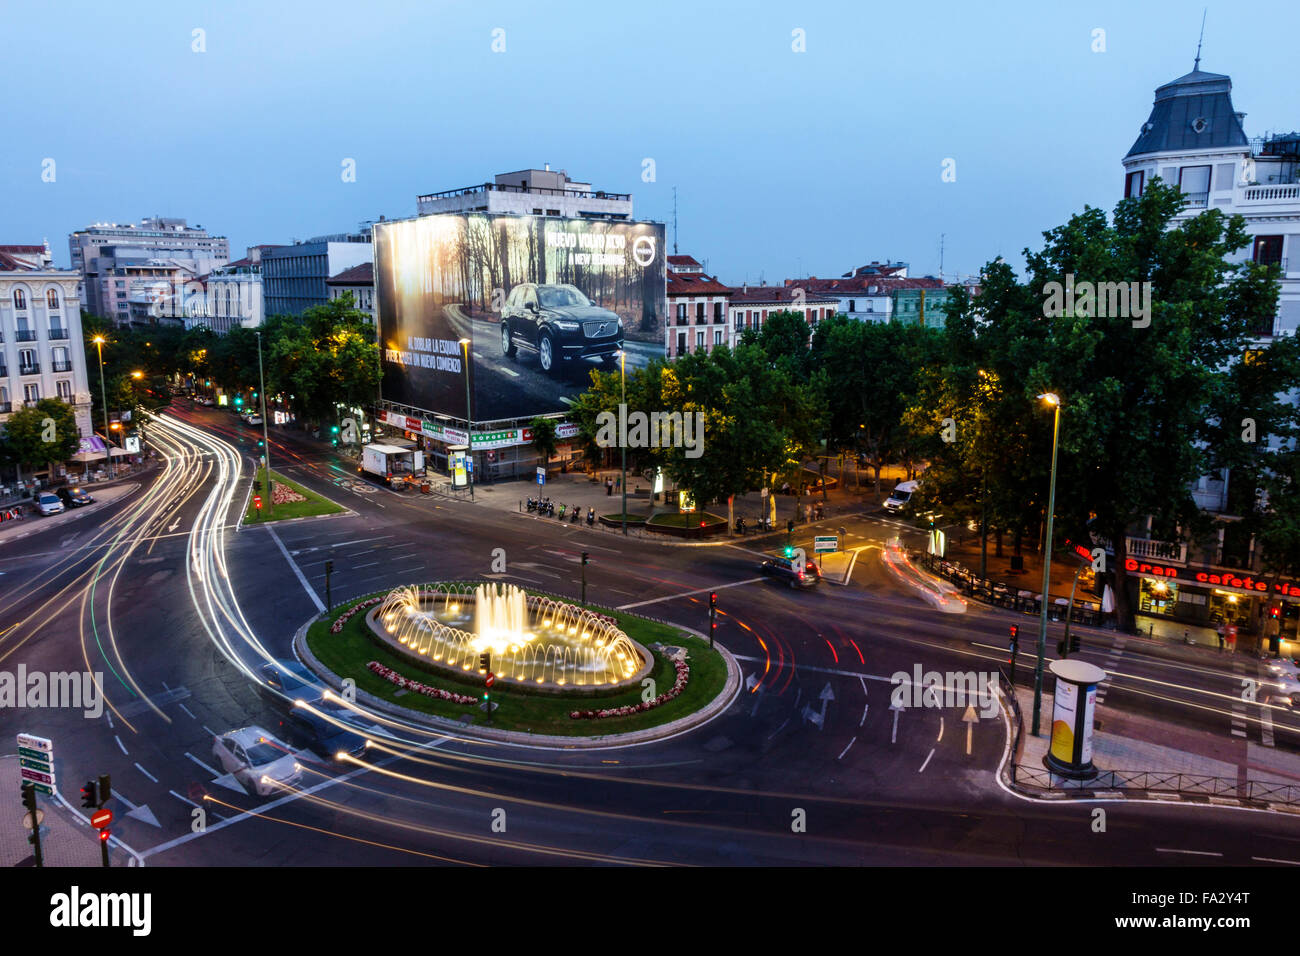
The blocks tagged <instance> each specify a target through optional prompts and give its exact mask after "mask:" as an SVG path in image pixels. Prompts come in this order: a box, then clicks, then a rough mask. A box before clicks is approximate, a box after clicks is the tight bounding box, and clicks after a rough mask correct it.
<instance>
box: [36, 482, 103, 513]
mask: <svg viewBox="0 0 1300 956" xmlns="http://www.w3.org/2000/svg"><path fill="white" fill-rule="evenodd" d="M34 500H35V503H36V513H37V514H39V515H41V517H44V518H48V517H50V516H51V515H57V514H61V513H62V512H64V511H65V510H67V509H69V508H80V507H82V506H83V505H88V504H92V503H93V502H94V500H95V499H94V497H93V496H92V495H91V494H90V492H88V491H87V490H86V489H85V488H81V487H78V486H76V485H69V486H68V487H66V488H60V489H58V490H57V491H41V492H38V493H37V495H36V498H35V499H34Z"/></svg>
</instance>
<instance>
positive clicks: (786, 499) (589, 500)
mask: <svg viewBox="0 0 1300 956" xmlns="http://www.w3.org/2000/svg"><path fill="white" fill-rule="evenodd" d="M621 476H622V472H621V470H619V469H601V470H600V471H598V472H597V473H596V474H595V475H594V476H592V475H588V474H585V473H583V472H568V473H562V472H559V471H552V472H551V474H550V475H549V476H548V477H547V479H546V484H545V485H537V484H536V483H531V482H525V481H519V480H516V481H505V482H498V483H496V484H476V485H475V486H474V503H475V504H480V505H485V506H487V507H491V508H496V509H498V510H501V511H514V512H517V513H523V514H529V512H528V510H527V502H528V499H529V498H530V497H532V498H535V497H538V496H539V495H540V496H541V497H549V498H550V499H551V501H552V503H553V504H554V505H555V509H556V514H557V516H558V513H559V508H560V505H562V504H563V505H566V506H567V507H568V508H569V509H572V508H573V507H574V506H575V505H576V506H578V507H580V508H581V509H582V519H581V521H580V522H579V523H580V524H581V525H582V526H583V527H587V511H588V509H595V514H596V516H597V517H599V516H600V515H612V514H619V513H620V512H621V510H622V507H623V499H622V492H621V491H620V490H619V488H618V487H617V485H618V482H619V479H620V478H621ZM809 477H810V479H813V480H815V478H816V475H815V474H813V473H809ZM845 477H846V483H847V484H848V488H846V489H842V488H838V487H833V488H829V489H828V490H827V491H826V494H825V497H824V498H823V495H822V492H821V491H820V490H818V491H815V492H812V493H810V494H805V495H803V496H802V497H799V498H798V499H796V497H795V496H794V495H783V494H777V495H776V496H775V499H776V521H775V522H774V524H773V526H772V528H773V530H772V531H770V532H761V533H760V532H756V531H755V530H754V529H756V528H757V526H758V521H759V517H760V516H761V515H764V514H766V513H767V512H765V511H764V504H765V499H764V498H763V497H762V495H761V494H760V493H758V492H754V493H752V494H747V495H737V496H736V499H735V501H734V504H733V516H734V518H743V519H744V521H745V525H746V533H745V534H744V535H742V536H734V537H733V536H729V535H715V536H712V537H710V538H706V539H701V540H689V541H684V540H681V539H679V538H675V537H671V536H669V535H664V534H657V533H655V532H653V531H645V530H643V529H640V528H636V527H633V526H629V527H628V536H629V537H637V538H642V539H649V540H652V541H656V542H658V543H660V544H670V545H671V544H676V545H687V546H694V547H701V546H709V545H712V546H718V545H726V544H735V543H738V542H745V541H754V542H755V543H760V542H765V541H767V540H768V539H773V540H775V539H779V540H781V541H784V539H785V535H786V525H787V522H789V521H790V520H792V519H793V520H794V522H795V529H796V531H804V532H806V531H807V530H808V529H809V528H812V527H814V526H816V527H818V529H819V530H827V529H832V530H833V529H834V527H835V522H836V521H837V520H839V519H842V518H844V517H848V516H850V515H857V514H861V513H863V512H864V511H874V510H876V509H877V507H878V505H877V504H876V501H875V497H874V494H873V492H872V486H871V485H869V484H865V485H864V487H863V488H862V489H861V490H860V491H859V490H858V489H857V488H856V487H854V482H853V470H852V469H851V468H846V469H845ZM606 478H610V479H611V480H612V481H613V482H614V487H612V488H611V489H610V492H609V493H608V494H607V493H606V487H605V479H606ZM827 478H828V479H834V478H837V475H836V474H835V473H834V471H831V472H828V473H827ZM865 478H866V476H865V474H864V481H865ZM881 487H882V499H883V497H885V496H887V495H888V493H889V490H890V489H891V488H892V487H893V481H892V480H890V481H886V480H885V479H884V478H883V476H882V479H881ZM453 497H454V498H455V499H456V500H458V501H466V500H468V499H469V493H468V492H467V491H458V492H455V493H453ZM663 499H664V496H662V495H661V496H660V500H659V501H658V502H655V501H654V500H653V496H652V495H651V493H650V484H649V482H647V481H646V480H645V479H643V478H641V477H640V476H637V475H632V474H629V475H628V495H627V510H628V514H633V515H646V516H650V515H655V514H675V513H676V512H677V507H676V505H669V504H665V503H664V500H663ZM796 501H797V504H798V506H799V507H800V509H802V508H803V507H804V506H806V505H812V506H813V508H814V509H815V508H816V506H817V505H818V504H821V506H822V515H823V517H822V518H821V519H814V520H813V521H812V522H811V523H809V522H805V521H804V520H803V516H802V514H796V510H795V509H796ZM767 507H768V508H769V509H770V507H771V506H770V504H769V505H767ZM706 510H707V511H708V513H710V514H716V515H718V516H719V517H721V518H723V519H725V518H726V517H727V508H726V503H725V502H723V503H721V504H718V503H714V504H712V505H710V506H709V507H708V508H707V509H706ZM570 513H571V511H566V514H565V523H566V524H567V523H570V522H569V514H570ZM538 520H543V521H552V522H556V523H558V522H559V518H558V517H551V518H540V519H538ZM592 527H593V528H595V529H598V530H601V531H603V532H606V533H609V534H618V535H621V534H622V528H621V526H618V527H613V528H609V527H606V526H604V525H602V524H600V522H599V521H596V522H595V523H594V524H593V525H592Z"/></svg>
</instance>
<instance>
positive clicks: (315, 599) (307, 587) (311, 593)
mask: <svg viewBox="0 0 1300 956" xmlns="http://www.w3.org/2000/svg"><path fill="white" fill-rule="evenodd" d="M266 530H267V531H268V532H270V535H271V540H273V541H274V542H275V546H276V547H277V548H279V549H280V553H281V554H282V555H284V560H286V561H288V562H289V567H290V568H292V569H293V573H294V574H295V575H296V576H297V578H298V583H299V584H301V585H302V589H303V590H304V591H306V592H307V596H308V597H310V598H311V600H312V603H313V604H315V605H316V610H317V611H320V612H321V613H324V612H325V602H324V601H322V600H321V599H320V595H319V594H317V593H316V591H315V590H314V589H313V588H312V586H311V584H309V583H308V581H307V578H306V577H305V576H304V575H303V573H302V568H300V567H298V562H297V561H295V560H294V559H293V556H292V555H291V554H289V549H288V548H286V547H285V546H284V542H283V541H281V540H280V536H279V535H278V534H276V533H275V529H274V528H273V527H271V526H270V525H267V526H266Z"/></svg>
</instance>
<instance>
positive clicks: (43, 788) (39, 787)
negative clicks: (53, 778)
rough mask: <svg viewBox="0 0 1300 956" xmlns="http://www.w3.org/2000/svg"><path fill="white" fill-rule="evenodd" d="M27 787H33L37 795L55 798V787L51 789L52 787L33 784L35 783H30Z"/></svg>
mask: <svg viewBox="0 0 1300 956" xmlns="http://www.w3.org/2000/svg"><path fill="white" fill-rule="evenodd" d="M27 785H28V786H29V787H31V788H32V789H33V790H35V791H36V792H37V793H43V794H45V795H46V796H47V797H52V796H54V788H53V787H50V786H47V785H46V784H43V783H33V782H31V781H28V784H27Z"/></svg>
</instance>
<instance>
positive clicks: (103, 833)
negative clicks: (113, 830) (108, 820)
mask: <svg viewBox="0 0 1300 956" xmlns="http://www.w3.org/2000/svg"><path fill="white" fill-rule="evenodd" d="M110 835H111V834H110V833H109V831H108V827H104V829H102V830H100V831H99V842H100V843H107V842H108V838H109V836H110Z"/></svg>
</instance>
